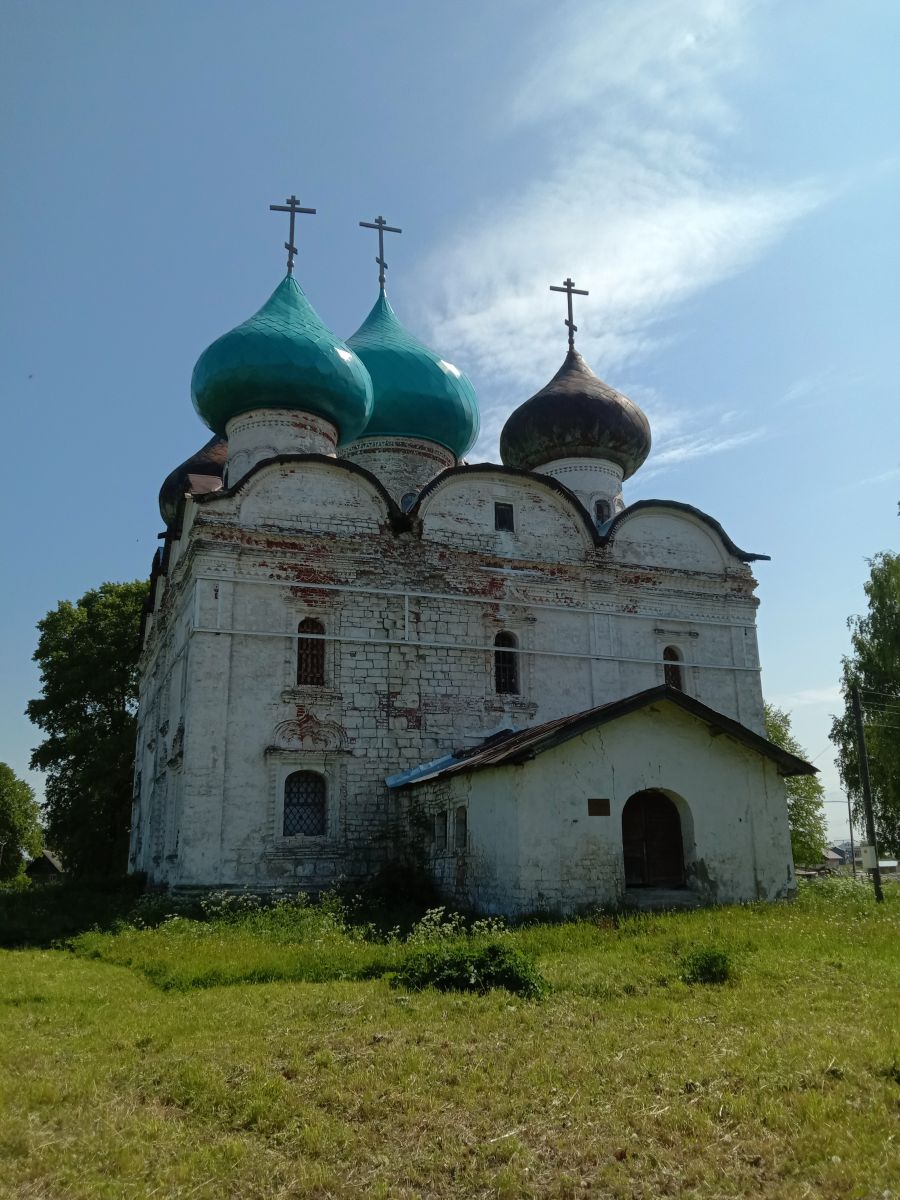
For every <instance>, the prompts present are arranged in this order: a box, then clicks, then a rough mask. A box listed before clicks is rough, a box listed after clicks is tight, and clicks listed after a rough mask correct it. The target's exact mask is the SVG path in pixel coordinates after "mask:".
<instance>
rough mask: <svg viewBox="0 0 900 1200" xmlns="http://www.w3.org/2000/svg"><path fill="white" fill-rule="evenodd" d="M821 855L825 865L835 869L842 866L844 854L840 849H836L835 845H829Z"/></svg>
mask: <svg viewBox="0 0 900 1200" xmlns="http://www.w3.org/2000/svg"><path fill="white" fill-rule="evenodd" d="M822 857H823V859H824V862H825V866H826V867H831V868H832V869H833V870H835V871H836V870H837V869H838V867H842V866H843V865H844V861H845V859H844V855H843V854H842V853H841V851H840V850H838V849H837V847H836V846H829V847H828V849H827V850H826V851H825V853H824V855H823V856H822Z"/></svg>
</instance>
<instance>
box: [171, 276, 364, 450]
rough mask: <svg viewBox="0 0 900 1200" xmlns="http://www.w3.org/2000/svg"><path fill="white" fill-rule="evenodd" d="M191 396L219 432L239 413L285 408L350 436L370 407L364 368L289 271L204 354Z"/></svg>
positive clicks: (346, 438)
mask: <svg viewBox="0 0 900 1200" xmlns="http://www.w3.org/2000/svg"><path fill="white" fill-rule="evenodd" d="M191 395H192V397H193V400H194V407H195V408H196V410H197V412H198V413H199V414H200V416H201V417H202V418H203V420H204V421H205V422H206V424H207V425H208V426H209V427H210V429H212V430H214V432H216V433H219V434H224V433H225V426H226V423H227V422H228V421H229V420H230V418H231V417H236V416H238V415H239V414H240V413H245V412H252V411H253V410H254V409H260V408H287V409H295V410H298V411H302V412H309V413H314V414H316V415H317V416H320V417H324V418H325V419H326V420H327V421H331V422H332V423H333V424H334V425H336V426H337V427H338V432H339V435H340V438H341V440H343V441H350V440H351V439H352V438H355V437H356V436H357V435H358V434H359V433H360V431H361V430H362V429H363V428H364V427H365V424H366V421H368V419H369V417H370V415H371V412H372V381H371V379H370V378H369V373H368V371H367V370H366V368H365V367H364V366H363V365H362V363H361V362H360V361H359V359H358V358H357V357H356V355H355V354H354V353H353V351H352V350H348V349H347V346H346V345H345V344H344V343H343V342H342V341H341V339H340V338H339V337H338V336H337V335H336V334H334V333H332V332H331V330H330V329H328V328H326V326H325V325H324V324H323V323H322V320H321V318H320V317H319V315H318V313H317V312H316V311H315V309H314V308H313V306H312V305H311V304H310V302H309V301H308V300H307V298H306V296H305V295H304V294H303V291H302V289H301V288H300V286H299V284H298V283H297V282H296V280H295V279H294V278H293V276H291V275H286V276H285V278H284V279H283V280H282V281H281V283H279V285H278V287H277V288H276V289H275V291H274V292H273V293H272V295H271V296H270V297H269V299H268V300H267V301H266V302H265V304H264V305H263V306H262V308H261V309H260V310H259V312H258V313H256V314H255V315H254V316H252V317H251V318H250V319H249V320H248V321H245V322H244V323H243V325H238V327H237V328H236V329H232V330H231V332H230V333H226V334H224V335H223V336H222V337H220V338H218V339H217V340H216V341H215V342H213V344H212V345H211V346H209V347H208V348H207V349H206V350H204V351H203V353H202V354H201V355H200V357H199V359H198V360H197V365H196V366H195V367H194V375H193V378H192V380H191Z"/></svg>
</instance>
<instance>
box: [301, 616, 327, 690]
mask: <svg viewBox="0 0 900 1200" xmlns="http://www.w3.org/2000/svg"><path fill="white" fill-rule="evenodd" d="M297 632H298V633H299V634H300V636H299V638H298V639H297V682H298V683H307V684H311V685H313V686H314V687H323V686H324V684H325V642H324V641H323V640H322V638H321V636H320V637H310V636H309V635H310V634H319V635H321V634H324V632H325V626H324V625H323V624H322V622H321V621H317V620H316V619H315V617H307V618H306V620H305V621H301V622H300V624H299V625H298V626H297Z"/></svg>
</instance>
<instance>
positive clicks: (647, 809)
mask: <svg viewBox="0 0 900 1200" xmlns="http://www.w3.org/2000/svg"><path fill="white" fill-rule="evenodd" d="M622 852H623V855H624V858H625V885H626V887H683V886H684V843H683V841H682V836H681V817H680V815H679V813H678V809H677V808H676V806H675V804H674V802H673V801H672V800H670V799H669V797H668V796H666V795H665V794H664V793H663V792H637V793H636V794H635V795H634V796H632V797H631V798H630V799H629V801H628V803H627V804H626V805H625V807H624V809H623V810H622Z"/></svg>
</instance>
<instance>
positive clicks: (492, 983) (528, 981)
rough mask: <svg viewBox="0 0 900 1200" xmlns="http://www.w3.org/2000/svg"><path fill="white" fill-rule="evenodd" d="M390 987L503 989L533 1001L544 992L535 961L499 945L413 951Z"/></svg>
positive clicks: (511, 948)
mask: <svg viewBox="0 0 900 1200" xmlns="http://www.w3.org/2000/svg"><path fill="white" fill-rule="evenodd" d="M391 985H392V986H393V987H397V988H405V989H406V990H407V991H410V992H420V991H422V990H423V989H424V988H428V987H433V988H436V989H437V990H438V991H441V992H479V993H481V994H484V993H485V992H488V991H490V990H491V989H492V988H505V989H506V991H508V992H512V993H514V994H515V995H518V996H523V997H525V998H526V999H529V1000H535V999H537V998H538V997H540V996H542V995H543V994H544V992H545V991H546V990H547V984H546V981H545V980H544V979H543V977H542V976H541V974H540V972H539V971H538V969H537V967H536V966H535V964H534V961H533V960H532V959H531V958H529V957H528V955H527V954H524V953H523V952H522V951H521V950H515V949H514V948H513V947H512V946H508V945H504V944H503V943H501V942H488V943H487V945H483V946H470V945H466V944H460V943H458V942H456V943H451V944H444V945H442V944H436V945H431V946H423V947H421V948H418V949H415V950H412V951H411V952H410V953H409V954H408V955H407V958H406V960H405V961H404V963H403V965H402V966H401V967H400V970H399V971H398V972H397V974H396V975H395V976H394V977H393V978H392V980H391Z"/></svg>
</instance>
